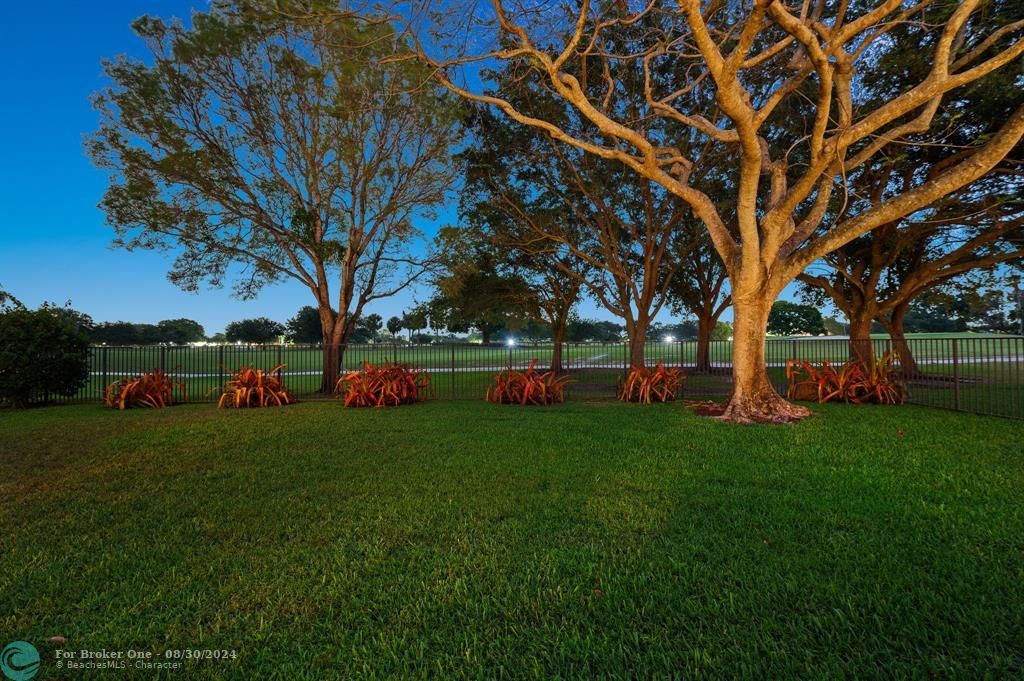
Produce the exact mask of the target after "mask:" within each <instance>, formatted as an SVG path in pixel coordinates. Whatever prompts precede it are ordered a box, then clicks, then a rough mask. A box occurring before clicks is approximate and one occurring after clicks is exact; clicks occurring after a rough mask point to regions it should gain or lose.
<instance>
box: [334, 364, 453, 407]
mask: <svg viewBox="0 0 1024 681" xmlns="http://www.w3.org/2000/svg"><path fill="white" fill-rule="evenodd" d="M334 391H335V393H336V394H338V395H341V396H342V398H343V399H344V403H345V406H346V407H397V406H400V405H403V404H413V403H414V402H422V401H423V400H426V399H428V398H429V397H431V396H432V395H433V390H432V388H431V386H430V374H429V373H427V372H426V371H423V370H422V369H410V368H409V367H408V366H406V365H404V364H385V365H383V366H375V365H373V364H370V363H369V362H363V368H362V370H361V371H351V372H349V373H347V374H345V375H344V376H342V377H341V378H339V379H338V383H337V385H336V386H335V389H334Z"/></svg>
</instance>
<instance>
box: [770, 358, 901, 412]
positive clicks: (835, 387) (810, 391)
mask: <svg viewBox="0 0 1024 681" xmlns="http://www.w3.org/2000/svg"><path fill="white" fill-rule="evenodd" d="M892 364H893V356H892V355H891V354H887V355H885V356H883V357H881V358H879V359H873V360H872V361H871V362H866V361H864V360H860V359H853V360H850V361H848V362H846V363H845V364H842V365H840V366H838V367H837V366H834V365H832V364H831V363H830V362H828V361H825V362H822V363H821V366H817V367H816V366H814V365H813V364H810V363H808V362H799V361H797V360H792V359H791V360H789V361H788V362H786V378H787V379H788V380H789V389H788V390H787V392H786V395H787V397H789V399H793V400H816V401H818V402H848V403H850V404H863V403H866V402H867V403H872V404H902V403H903V402H905V401H906V399H907V393H906V390H905V389H904V388H903V384H902V383H901V382H900V380H899V375H898V372H897V371H896V370H895V369H893V366H892Z"/></svg>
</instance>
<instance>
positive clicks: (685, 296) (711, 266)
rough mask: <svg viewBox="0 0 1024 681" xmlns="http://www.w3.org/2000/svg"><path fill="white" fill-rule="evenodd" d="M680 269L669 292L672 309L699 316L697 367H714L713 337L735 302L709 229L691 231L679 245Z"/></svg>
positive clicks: (676, 311) (701, 368) (704, 369)
mask: <svg viewBox="0 0 1024 681" xmlns="http://www.w3.org/2000/svg"><path fill="white" fill-rule="evenodd" d="M677 250H678V253H679V255H678V259H679V272H677V273H676V275H675V276H674V277H673V278H672V282H671V284H670V286H669V288H668V295H669V299H670V305H671V308H672V311H673V312H675V313H677V314H679V313H684V312H687V313H690V314H692V315H693V316H694V317H695V318H696V320H697V329H696V332H697V333H696V336H697V357H696V366H695V369H696V370H697V371H703V372H707V371H710V370H711V340H712V336H713V334H714V331H715V326H716V325H717V324H718V320H719V318H720V317H721V316H722V313H723V312H725V311H726V309H728V307H729V306H730V305H731V304H732V296H731V295H730V294H729V291H728V282H729V275H728V272H727V271H726V269H725V264H724V263H723V262H722V259H721V258H720V257H719V255H718V252H717V251H715V246H714V244H713V243H712V242H711V239H710V238H708V234H707V232H705V231H691V232H688V233H687V234H686V235H685V236H684V237H683V238H682V239H681V240H680V242H679V245H678V246H677Z"/></svg>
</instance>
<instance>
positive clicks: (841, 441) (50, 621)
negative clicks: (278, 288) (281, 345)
mask: <svg viewBox="0 0 1024 681" xmlns="http://www.w3.org/2000/svg"><path fill="white" fill-rule="evenodd" d="M814 408H815V410H816V411H819V412H820V413H819V414H818V415H816V416H815V417H813V418H811V419H809V420H807V421H805V422H803V423H800V424H798V425H795V426H791V427H790V426H784V427H780V426H775V427H736V426H732V425H728V424H723V423H719V422H716V421H713V420H708V419H701V418H698V417H696V416H693V415H691V414H689V413H688V412H687V411H686V410H685V409H684V408H683V407H682V406H680V405H668V406H655V407H641V406H637V405H625V404H620V403H615V402H584V401H575V402H570V403H566V404H564V405H560V406H557V407H554V408H550V409H539V408H534V409H529V408H527V409H523V408H516V407H499V406H494V405H489V404H486V403H481V402H434V403H429V404H423V405H416V406H413V407H408V408H401V409H396V410H344V409H342V408H341V407H340V406H339V405H338V404H337V403H323V402H319V403H303V404H298V405H295V406H292V407H288V408H285V409H271V410H263V411H250V412H218V411H217V410H216V409H213V408H212V407H211V406H210V405H187V406H182V407H175V408H172V409H168V410H164V411H162V412H151V411H141V410H140V411H129V412H123V413H115V412H107V411H104V410H102V409H101V408H99V407H96V406H89V405H81V406H72V407H55V408H47V409H37V410H30V411H24V412H11V411H4V412H0V432H2V433H3V444H4V446H3V448H2V451H0V527H2V528H3V532H2V533H0V639H2V641H0V642H6V641H8V640H12V639H24V640H27V641H30V642H32V643H34V644H36V645H37V646H38V647H39V649H40V652H41V654H42V657H43V666H42V671H41V673H40V675H39V676H38V677H37V678H39V679H49V678H81V675H80V674H78V673H70V672H67V671H65V672H63V673H62V672H59V671H58V670H56V669H55V667H54V661H53V656H54V653H55V648H54V645H53V644H49V643H46V638H47V637H50V636H55V635H57V636H64V637H66V638H67V644H66V648H68V649H73V650H79V649H82V648H89V649H96V648H107V649H110V650H123V649H128V648H137V649H142V650H151V651H154V652H157V653H160V652H162V651H163V650H164V649H165V648H167V647H189V648H226V649H235V650H237V651H238V657H237V659H236V660H234V661H231V662H220V663H218V662H212V661H210V662H189V663H186V667H185V669H184V670H177V671H168V672H165V673H164V674H163V678H175V679H183V678H189V679H192V678H232V679H253V678H259V679H321V678H325V679H326V678H408V677H434V678H459V677H462V678H480V679H492V678H502V677H515V678H539V679H548V678H555V677H562V678H587V679H589V678H595V677H606V678H607V677H615V678H623V677H628V676H631V677H639V678H649V677H658V676H661V677H664V676H669V675H672V676H676V677H682V678H758V679H763V678H775V679H781V678H827V679H835V678H844V677H845V678H900V677H904V678H905V677H914V678H969V679H976V678H1009V677H1018V678H1019V677H1020V675H1021V674H1022V673H1024V648H1022V642H1024V567H1022V566H1024V503H1022V496H1021V490H1022V489H1024V457H1022V454H1021V444H1022V441H1024V438H1022V435H1024V433H1022V426H1021V424H1020V423H1019V422H1013V421H1006V420H998V419H992V418H985V417H978V416H969V415H960V414H953V413H949V412H941V411H933V410H927V409H923V408H917V407H896V408H885V407H844V406H834V407H819V406H815V407H814ZM158 676H160V675H159V674H156V673H151V672H147V673H141V672H135V673H132V674H128V675H127V676H126V672H124V671H120V670H118V671H113V672H111V673H110V674H109V678H155V677H158Z"/></svg>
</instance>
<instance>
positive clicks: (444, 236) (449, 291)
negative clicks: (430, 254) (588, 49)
mask: <svg viewBox="0 0 1024 681" xmlns="http://www.w3.org/2000/svg"><path fill="white" fill-rule="evenodd" d="M438 240H439V242H440V243H441V248H440V251H441V252H442V253H444V254H445V255H444V258H443V260H442V264H443V266H444V268H443V270H442V271H441V272H440V273H439V274H438V275H437V276H435V278H434V281H433V284H434V286H435V288H436V289H437V293H436V294H435V295H434V297H433V298H431V300H429V301H428V302H427V303H426V310H427V312H428V314H429V317H430V320H431V322H432V323H433V326H434V328H439V327H441V326H443V327H445V328H446V329H448V330H449V331H451V332H454V333H465V332H468V331H470V330H471V329H473V330H476V331H478V332H480V335H481V336H482V337H483V342H484V343H488V342H490V340H491V339H492V337H493V336H494V335H495V333H497V332H498V331H501V330H502V329H513V330H514V329H519V328H522V327H523V326H525V325H526V323H527V321H528V320H529V319H530V318H531V317H533V318H535V317H536V316H537V314H538V312H539V310H538V305H537V299H536V294H535V291H534V289H533V288H532V287H531V286H530V284H529V283H528V282H527V280H526V279H525V278H524V277H523V276H521V275H520V273H519V272H517V271H516V268H515V265H514V264H513V263H512V262H511V261H510V260H508V257H509V254H508V253H507V252H506V251H504V250H503V249H500V248H497V247H495V246H494V244H493V242H491V241H490V240H488V239H487V238H485V237H483V236H482V235H481V234H480V233H479V232H478V231H477V230H475V229H473V228H462V229H456V228H446V229H444V230H442V231H441V233H440V235H439V237H438ZM405 326H406V328H410V327H409V326H408V324H406V325H405Z"/></svg>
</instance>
